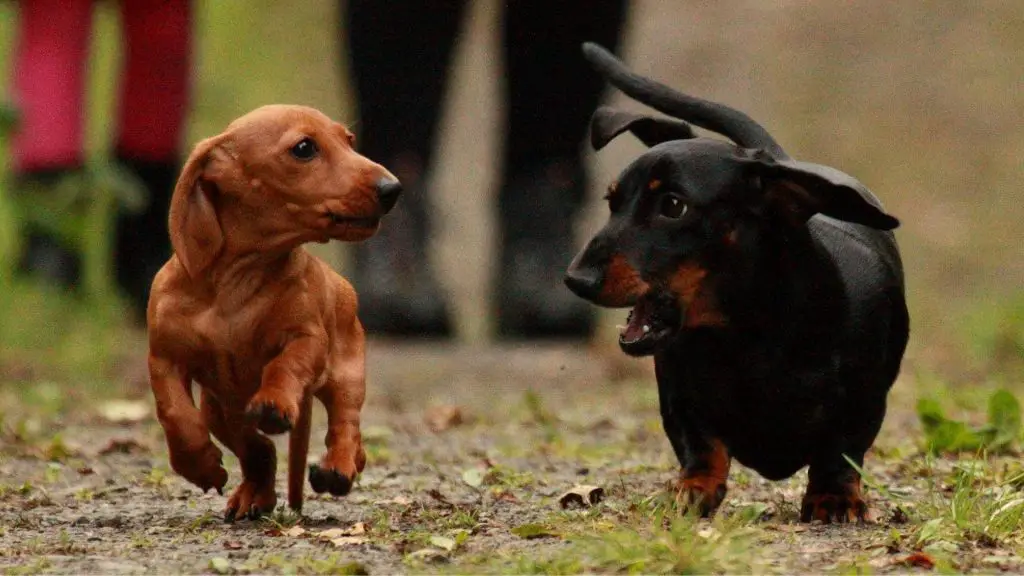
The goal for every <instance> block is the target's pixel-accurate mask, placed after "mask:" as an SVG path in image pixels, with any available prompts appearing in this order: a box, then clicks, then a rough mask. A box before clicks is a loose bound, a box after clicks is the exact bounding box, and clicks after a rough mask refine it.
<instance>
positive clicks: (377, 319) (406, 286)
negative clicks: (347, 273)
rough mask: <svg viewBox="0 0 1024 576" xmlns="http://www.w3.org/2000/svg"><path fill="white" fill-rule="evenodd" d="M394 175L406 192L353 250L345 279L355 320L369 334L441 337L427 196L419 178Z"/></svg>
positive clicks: (445, 333)
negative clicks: (355, 302) (352, 291)
mask: <svg viewBox="0 0 1024 576" xmlns="http://www.w3.org/2000/svg"><path fill="white" fill-rule="evenodd" d="M399 165H400V164H399ZM395 174H396V175H397V176H398V179H399V180H400V181H402V184H403V186H405V187H406V188H405V190H406V191H405V192H404V193H403V194H402V197H401V198H400V199H399V200H398V204H396V205H395V207H394V209H392V210H391V212H389V213H388V215H387V216H386V217H385V218H384V220H383V221H382V222H381V227H380V231H379V232H377V234H376V235H375V236H374V237H372V238H370V239H369V240H367V241H365V242H362V243H360V244H358V245H356V247H355V274H354V275H353V277H352V279H351V280H352V283H353V285H354V286H355V288H356V292H357V293H358V294H359V319H360V320H361V321H362V323H363V327H365V328H366V330H367V332H368V333H370V334H376V335H382V336H417V337H428V338H447V337H449V336H451V333H452V326H451V319H450V316H449V313H448V302H447V298H446V296H445V293H444V291H443V290H442V289H441V287H440V285H439V284H438V282H437V279H436V278H435V277H434V274H433V272H432V271H431V267H430V262H429V259H428V258H427V243H428V239H429V237H430V235H429V233H428V231H429V214H428V210H429V206H428V205H427V198H426V197H425V195H424V194H423V187H422V186H421V185H420V181H419V178H417V177H416V176H415V175H412V174H409V173H408V172H407V171H402V170H400V169H398V170H396V171H395Z"/></svg>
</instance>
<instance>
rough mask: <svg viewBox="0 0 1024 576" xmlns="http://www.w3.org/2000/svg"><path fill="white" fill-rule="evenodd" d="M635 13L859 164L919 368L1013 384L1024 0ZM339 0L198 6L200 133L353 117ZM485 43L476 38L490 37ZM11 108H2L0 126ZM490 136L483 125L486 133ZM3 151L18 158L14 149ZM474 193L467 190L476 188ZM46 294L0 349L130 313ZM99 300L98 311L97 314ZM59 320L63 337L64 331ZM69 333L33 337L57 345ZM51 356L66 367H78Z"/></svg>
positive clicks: (638, 60)
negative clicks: (28, 331)
mask: <svg viewBox="0 0 1024 576" xmlns="http://www.w3.org/2000/svg"><path fill="white" fill-rule="evenodd" d="M472 4H473V6H474V13H475V14H476V16H474V18H476V23H475V24H474V25H475V26H477V27H480V26H483V27H490V28H491V30H490V31H491V32H496V30H497V26H496V24H495V22H496V20H495V19H493V18H491V15H488V17H487V18H480V17H479V16H480V14H481V10H480V6H484V8H483V10H484V11H487V10H490V11H492V12H493V11H495V10H496V9H498V7H499V5H500V4H501V3H500V2H498V1H497V0H490V1H486V2H480V3H472ZM633 8H634V11H635V13H634V15H633V19H632V23H631V25H630V29H629V30H628V32H627V34H626V42H625V44H624V46H623V51H624V52H625V54H626V56H627V60H629V61H630V62H631V63H633V64H634V66H635V67H636V68H637V69H638V70H640V71H643V72H649V73H656V75H657V76H658V77H659V78H660V79H662V80H665V81H666V82H668V83H670V84H672V85H673V86H678V87H680V88H682V89H686V90H688V91H692V92H693V93H695V94H698V95H701V96H705V97H709V98H715V99H719V100H722V101H725V102H729V103H731V104H734V105H736V106H738V107H741V108H743V109H744V110H745V111H747V112H748V113H750V114H751V115H752V116H754V117H755V118H758V119H760V120H761V121H763V122H764V123H765V125H766V126H768V127H769V128H770V129H771V130H772V131H773V133H774V134H775V135H776V136H777V137H778V139H779V140H780V141H781V142H783V143H784V144H785V145H786V146H787V148H788V149H789V150H790V151H791V152H792V153H793V154H794V155H795V156H798V157H801V158H803V159H806V160H809V161H815V162H820V163H824V164H830V165H834V166H836V167H838V168H840V169H843V170H845V171H847V172H849V173H851V174H854V175H856V176H857V177H858V178H859V179H861V180H862V181H864V182H865V183H866V184H867V185H868V186H869V187H871V188H872V189H873V190H874V191H876V192H877V193H878V195H879V196H880V197H881V198H882V199H883V200H884V202H885V203H886V205H887V207H888V208H889V209H890V210H891V211H892V212H894V213H895V214H896V215H898V216H899V217H900V218H901V220H902V222H903V226H902V227H901V228H900V229H899V230H898V231H897V235H898V237H899V240H900V243H901V245H902V247H903V250H904V260H905V263H906V267H907V280H908V285H909V292H910V301H911V318H912V322H911V324H912V343H911V353H910V354H909V355H908V364H909V365H912V366H925V367H927V368H928V369H937V370H946V369H947V368H948V366H950V365H955V366H956V368H955V369H954V370H953V372H956V373H957V374H958V375H962V374H969V375H970V376H969V377H970V378H974V377H975V376H976V374H977V370H978V369H982V370H997V371H1001V372H1003V373H1005V374H1007V375H1009V378H1010V379H1011V380H1013V379H1014V378H1018V376H1019V374H1020V373H1021V369H1022V368H1021V365H1020V364H1021V363H1020V362H1019V361H1018V360H1019V358H1020V357H1021V356H1022V350H1024V335H1022V333H1024V328H1022V327H1024V319H1022V318H1024V312H1021V310H1022V309H1024V304H1021V302H1022V301H1024V295H1022V290H1021V286H1022V284H1024V259H1021V258H1020V257H1019V256H1020V246H1021V245H1024V231H1022V230H1021V226H1020V222H1021V221H1022V220H1024V203H1022V202H1020V197H1021V188H1020V184H1019V182H1020V180H1021V175H1022V174H1021V163H1020V158H1021V157H1024V125H1022V123H1021V122H1020V110H1022V109H1024V90H1021V89H1020V70H1022V69H1024V10H1021V9H1020V5H1019V2H1018V1H1017V0H985V1H983V2H978V3H956V2H949V1H948V0H923V1H921V2H916V3H897V2H890V1H888V0H870V1H867V2H862V3H846V2H839V1H827V2H818V3H810V4H786V3H781V4H773V5H772V6H767V5H766V6H764V7H759V8H758V9H757V10H753V9H752V5H751V4H750V3H747V2H723V3H710V4H685V5H684V4H678V3H673V2H660V1H656V0H647V1H643V0H637V1H635V2H634V3H633ZM339 10H340V5H339V3H338V2H336V1H334V0H309V1H307V2H300V3H296V2H272V1H268V0H254V1H251V2H218V1H215V0H199V1H197V2H196V3H195V14H196V18H195V22H196V25H195V38H194V44H195V48H196V50H195V84H194V86H193V95H194V98H193V109H192V112H191V116H190V122H189V128H188V136H187V141H188V142H189V143H191V142H195V141H197V140H199V139H200V138H202V137H205V136H209V135H210V134H213V133H216V132H219V131H220V130H221V129H222V128H223V127H224V126H225V125H226V124H227V123H228V122H229V121H231V120H232V119H233V118H235V117H237V116H239V115H240V114H243V113H245V112H247V111H249V110H251V109H252V108H254V107H256V106H259V105H262V104H267V103H272V102H291V103H301V104H308V105H311V106H315V107H318V108H321V109H323V110H324V111H325V112H327V113H328V114H329V115H331V116H333V117H336V118H339V119H340V120H343V121H347V122H351V121H352V120H354V118H355V117H356V114H355V110H354V108H353V106H352V101H351V98H350V93H349V90H347V88H346V78H347V71H346V64H345V59H344V58H343V50H344V37H343V35H339V34H338V32H339V29H342V30H343V28H339V26H340V14H339ZM16 15H17V3H14V2H0V90H2V91H3V92H9V91H8V90H7V87H8V84H7V83H8V79H9V78H10V65H11V62H10V60H11V59H10V54H11V52H12V50H13V46H14V41H15V31H16ZM93 24H94V26H93V44H92V52H91V55H90V62H89V67H90V72H91V73H90V76H89V78H90V81H89V86H88V98H87V107H88V110H87V117H88V125H87V130H86V137H87V138H86V139H87V151H88V154H89V158H90V162H92V165H94V166H102V165H103V163H104V162H105V160H106V157H107V152H108V150H109V148H110V139H111V134H112V127H113V126H114V125H115V124H116V109H117V108H116V103H115V97H116V94H117V81H116V79H117V71H118V69H119V68H120V57H121V56H120V54H121V34H120V29H119V26H120V25H119V22H118V3H117V2H113V1H100V2H97V3H96V9H95V14H94V22H93ZM709 24H711V25H710V26H709ZM474 38H475V40H473V41H474V42H477V43H478V44H479V43H480V42H481V40H480V38H481V36H480V35H477V36H475V37H474ZM485 42H488V43H490V42H493V40H486V41H485ZM495 48H496V43H495V44H494V45H491V44H488V47H487V48H485V50H489V51H491V55H490V56H488V58H492V59H498V56H497V54H496V53H494V52H493V51H494V50H495ZM410 49H411V50H415V49H416V48H415V47H414V46H410ZM781 55H784V57H782V56H781ZM463 64H465V62H463ZM477 64H479V62H477ZM474 70H476V69H474ZM471 80H472V81H474V82H478V81H479V80H478V79H475V78H472V79H471V78H469V77H467V76H457V77H456V78H455V82H456V84H459V83H464V82H469V81H471ZM0 101H3V98H2V97H0ZM473 105H476V106H480V105H481V104H477V103H473ZM482 105H483V106H491V105H492V104H491V103H489V102H485V103H483V104H482ZM495 105H496V104H495ZM467 113H469V114H472V113H473V112H467ZM9 118H10V116H9V114H4V113H0V124H3V122H4V121H5V120H9ZM445 120H446V123H451V122H457V121H458V118H455V117H450V118H446V119H445ZM482 128H488V129H489V128H490V127H483V126H474V127H473V130H474V132H476V131H478V130H480V129H482ZM0 148H2V144H0ZM631 150H632V149H631ZM609 154H611V156H610V155H609ZM614 154H615V153H614V151H612V152H607V153H605V155H604V156H603V157H602V159H601V160H600V162H601V163H605V164H607V163H609V162H613V161H617V160H611V159H612V158H613V157H614ZM0 159H3V160H6V154H5V152H4V150H2V149H0ZM3 180H4V179H3V178H0V182H2V181H3ZM603 184H604V182H595V185H597V186H603ZM0 186H2V184H0ZM2 192H3V191H2V190H0V259H2V260H0V283H2V282H6V283H9V282H10V279H9V274H8V273H7V272H9V268H10V264H11V263H12V261H13V254H15V251H16V240H17V237H16V234H15V227H14V226H12V225H11V222H13V221H14V220H16V216H15V215H14V214H13V212H12V209H11V207H10V205H9V202H7V201H5V200H7V198H5V196H4V194H3V193H2ZM460 193H461V192H460ZM477 193H478V192H477V191H475V190H465V194H464V196H465V197H468V198H476V197H477V196H476V194H477ZM444 210H445V211H456V210H458V208H454V207H444ZM19 290H20V291H25V292H29V291H31V290H34V288H32V287H31V286H28V285H22V286H21V287H20V288H19ZM44 293H45V294H46V295H47V296H46V299H45V300H41V301H37V299H36V298H35V297H34V296H25V300H23V301H22V302H21V304H18V303H17V299H13V300H12V298H13V297H10V296H8V297H7V298H8V300H10V302H8V304H6V306H8V308H5V309H3V310H0V313H2V314H3V315H2V316H0V324H2V327H0V350H3V351H4V352H3V354H5V355H10V354H12V352H10V351H11V350H12V349H14V344H15V343H17V345H18V346H23V345H25V342H26V340H25V339H24V338H21V339H20V340H18V341H17V342H14V341H7V340H3V338H7V337H8V336H6V335H5V334H7V333H8V332H9V329H8V328H7V325H8V324H11V323H13V321H14V320H20V318H19V317H24V316H26V314H25V308H26V306H28V304H29V303H32V305H39V306H43V307H47V306H49V307H51V308H55V309H57V310H61V311H62V312H63V313H67V309H63V308H61V306H55V307H54V306H51V305H50V303H51V302H53V299H54V298H59V299H60V300H61V301H63V300H67V302H68V306H81V307H82V308H83V309H82V310H81V316H80V321H81V322H89V320H88V319H89V317H90V314H97V315H99V316H101V317H102V319H99V320H97V321H96V324H97V325H103V324H104V322H106V319H109V317H115V318H116V314H117V311H118V310H120V308H119V307H118V306H117V304H116V303H113V304H110V305H103V306H95V305H82V304H76V302H77V301H76V300H75V299H74V298H66V297H65V296H59V297H58V296H57V295H55V294H54V293H52V292H50V291H44ZM111 300H113V298H112V297H111ZM99 308H102V309H104V310H105V311H104V312H103V313H102V314H98V313H97V312H96V310H97V309H99ZM32 313H33V314H37V315H46V314H48V312H42V311H32ZM10 314H13V316H11V315H10ZM56 328H59V330H57V332H60V331H67V330H69V329H70V328H69V327H68V326H67V323H62V324H59V325H57V326H56ZM39 329H40V330H43V328H42V327H40V328H39ZM19 330H21V329H19ZM46 334H50V332H49V331H47V332H46ZM19 338H20V337H19ZM47 338H53V339H54V340H47ZM58 339H59V337H58V336H55V335H50V336H45V337H44V336H42V335H40V337H39V338H35V339H30V340H34V341H35V342H36V343H37V344H38V345H42V346H46V344H45V343H46V342H57V340H58ZM50 348H52V349H53V350H58V349H60V346H59V345H56V344H54V345H53V346H50ZM53 357H54V358H55V361H54V362H53V363H54V364H58V363H64V362H65V360H64V358H63V356H61V357H58V356H56V355H54V356H53ZM964 364H971V365H972V366H971V367H970V368H967V369H965V368H964V366H963V365H964ZM1008 383H1009V382H1008Z"/></svg>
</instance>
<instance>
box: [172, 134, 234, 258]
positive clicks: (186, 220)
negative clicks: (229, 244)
mask: <svg viewBox="0 0 1024 576" xmlns="http://www.w3.org/2000/svg"><path fill="white" fill-rule="evenodd" d="M224 138H225V135H224V134H221V135H219V136H214V137H213V138H207V139H206V140H203V141H201V142H200V143H199V144H196V147H195V149H194V150H192V154H191V155H190V156H189V157H188V160H187V161H186V162H185V167H184V168H182V170H181V176H180V177H179V178H178V183H177V185H175V187H174V194H173V195H172V196H171V211H170V212H171V213H170V218H169V222H168V229H169V231H170V234H171V245H172V246H173V247H174V253H175V254H176V255H177V256H178V260H179V261H180V262H181V264H182V266H184V267H185V271H186V272H188V275H189V276H191V277H193V278H195V277H197V276H198V275H199V274H202V272H203V271H204V270H205V269H206V268H207V267H209V266H210V264H212V263H213V261H214V259H216V258H217V256H218V255H219V254H220V251H221V249H222V248H223V247H224V233H223V231H222V230H221V227H220V221H219V219H218V217H217V209H216V207H215V205H214V202H215V201H216V199H215V198H213V197H211V196H213V195H215V194H217V187H216V184H215V183H214V182H207V181H204V180H203V178H202V176H203V170H204V169H205V168H206V165H207V163H208V162H209V161H210V157H211V155H212V153H213V151H214V149H215V148H216V147H217V146H218V145H220V143H221V142H222V141H223V140H224Z"/></svg>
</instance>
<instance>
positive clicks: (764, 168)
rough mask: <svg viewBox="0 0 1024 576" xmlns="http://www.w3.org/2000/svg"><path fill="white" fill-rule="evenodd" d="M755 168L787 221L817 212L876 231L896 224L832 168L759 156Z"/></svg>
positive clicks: (847, 177) (855, 183)
mask: <svg viewBox="0 0 1024 576" xmlns="http://www.w3.org/2000/svg"><path fill="white" fill-rule="evenodd" d="M757 166H758V170H757V172H758V176H760V178H761V182H762V183H761V185H762V187H763V188H764V193H765V197H766V199H767V200H768V202H769V203H770V204H774V205H776V207H777V208H779V209H780V211H782V212H783V213H784V214H785V216H786V217H787V219H794V220H796V221H798V222H800V223H803V222H806V221H807V219H808V218H810V217H811V216H813V215H814V214H816V213H820V214H824V215H825V216H830V217H832V218H835V219H837V220H843V221H846V222H853V223H855V224H862V225H864V226H869V227H871V228H876V229H878V230H892V229H894V228H896V227H898V226H899V225H900V221H899V220H897V219H896V218H894V217H893V216H890V215H889V214H887V213H885V211H884V210H883V209H882V204H881V202H879V201H878V198H876V197H875V195H874V194H872V193H871V192H870V191H869V190H868V189H867V187H865V186H864V185H863V184H861V183H860V182H859V181H857V180H856V179H854V178H853V177H852V176H850V175H849V174H846V173H844V172H840V171H839V170H836V169H835V168H829V167H828V166H822V165H820V164H812V163H809V162H798V161H795V160H783V161H781V162H776V161H774V160H771V159H767V158H766V157H765V156H763V155H762V156H761V157H760V158H759V161H758V162H757Z"/></svg>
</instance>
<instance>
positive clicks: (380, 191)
mask: <svg viewBox="0 0 1024 576" xmlns="http://www.w3.org/2000/svg"><path fill="white" fill-rule="evenodd" d="M401 193H402V183H401V182H399V181H398V180H394V179H392V178H381V179H380V180H378V181H377V201H378V202H380V210H381V212H383V213H384V214H387V213H388V212H390V211H391V209H392V208H394V207H395V202H398V196H399V195H400V194H401Z"/></svg>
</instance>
